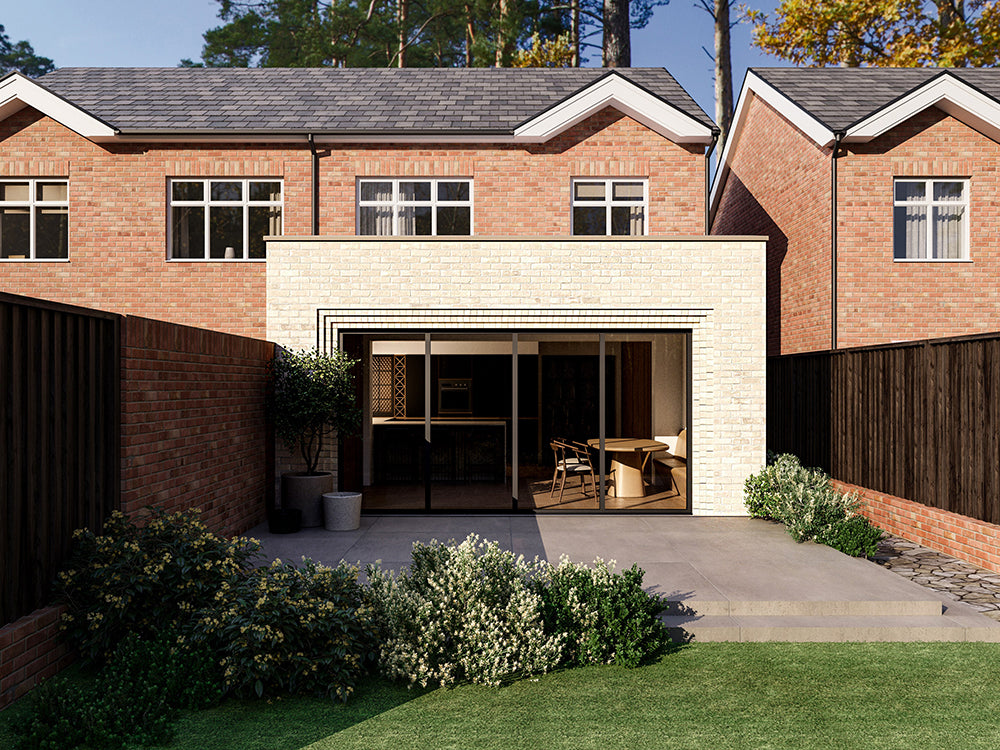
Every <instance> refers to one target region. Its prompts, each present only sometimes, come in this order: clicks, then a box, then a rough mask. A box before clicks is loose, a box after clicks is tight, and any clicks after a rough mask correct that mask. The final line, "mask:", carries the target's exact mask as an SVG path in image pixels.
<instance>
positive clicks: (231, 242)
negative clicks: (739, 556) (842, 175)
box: [0, 69, 765, 515]
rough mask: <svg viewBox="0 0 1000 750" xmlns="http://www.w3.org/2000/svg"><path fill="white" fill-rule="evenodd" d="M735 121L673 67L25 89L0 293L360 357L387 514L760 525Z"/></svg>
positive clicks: (761, 410) (361, 475) (217, 72)
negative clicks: (727, 174)
mask: <svg viewBox="0 0 1000 750" xmlns="http://www.w3.org/2000/svg"><path fill="white" fill-rule="evenodd" d="M716 133H717V129H716V128H715V127H714V125H713V124H712V122H711V120H710V119H709V118H708V117H707V115H705V113H704V112H703V111H702V110H701V109H700V108H699V107H698V106H697V105H696V104H695V103H694V101H693V100H692V99H691V97H690V96H689V95H688V94H687V93H686V92H685V91H684V90H683V89H682V88H681V87H680V86H679V85H678V84H677V83H676V81H675V80H674V79H673V78H672V77H671V76H670V75H669V74H668V73H667V72H666V71H664V70H662V69H627V70H620V71H605V70H600V69H575V70H566V69H563V70H558V69H538V70H458V69H455V70H417V69H407V70H357V69H355V70H343V69H312V70H301V69H298V70H281V69H61V70H57V71H55V72H53V73H51V74H49V75H47V76H44V77H43V78H41V79H39V80H38V81H32V80H29V79H27V78H25V77H23V76H21V75H18V74H12V75H10V76H7V77H6V78H4V79H2V80H0V269H2V270H0V289H2V290H3V291H7V292H12V293H16V294H24V295H29V296H33V297H40V298H47V299H54V300H59V301H63V302H70V303H73V304H81V305H88V306H92V307H96V308H101V309H106V310H110V311H113V312H121V313H126V314H129V315H142V316H147V317H151V318H159V319H163V320H167V321H171V322H174V323H183V324H187V325H194V326H203V327H209V328H213V329H216V330H219V331H223V332H227V333H237V334H242V335H248V336H255V337H267V338H268V339H269V340H271V341H274V342H275V343H277V344H279V345H282V346H286V347H304V346H320V347H322V348H325V349H330V348H332V347H335V346H340V347H342V348H344V349H346V350H347V351H349V352H351V353H352V354H354V355H355V356H357V357H358V359H360V360H361V362H362V367H361V370H360V372H361V377H360V378H359V379H358V387H359V397H360V401H361V404H362V407H363V414H364V419H363V425H364V426H363V430H362V434H361V436H360V437H358V438H351V439H346V440H344V441H343V445H341V446H340V450H339V451H336V452H335V453H332V454H331V455H330V456H329V457H328V462H329V466H330V468H333V469H336V471H337V473H338V477H339V484H340V486H341V487H342V488H349V489H362V490H363V491H364V493H365V503H366V506H365V507H367V508H368V509H397V510H416V509H420V510H441V509H448V510H458V509H461V510H470V509H511V508H515V509H568V510H641V511H663V512H680V513H695V514H723V515H726V514H740V513H742V512H743V507H742V482H743V480H744V478H745V477H746V476H747V475H748V474H749V473H751V472H753V471H755V470H756V469H757V468H759V466H760V464H761V462H762V461H763V457H764V440H765V434H764V426H765V425H764V420H765V352H764V341H765V339H764V336H765V309H764V283H765V254H764V238H763V237H759V236H747V235H745V234H743V233H740V234H736V235H732V236H726V237H709V236H707V226H708V195H707V192H708V166H709V157H710V155H711V152H712V149H713V147H714V144H715V140H716ZM683 430H686V433H685V436H686V440H685V441H684V442H685V443H686V446H687V450H686V454H687V455H686V456H685V463H684V465H683V469H684V470H683V471H674V470H673V469H672V468H671V464H670V463H666V462H663V461H656V460H655V456H653V453H652V448H654V447H655V445H654V446H650V445H648V444H643V443H642V441H649V440H650V439H651V438H654V437H657V436H659V437H671V438H672V437H675V436H677V435H679V434H680V433H681V432H682V431H683ZM557 438H559V439H561V440H563V441H570V442H573V441H575V442H576V443H580V444H585V443H588V442H591V443H593V444H594V446H595V447H594V448H593V449H592V450H591V453H590V456H591V459H590V461H591V463H592V465H593V468H594V471H595V477H594V479H595V480H596V481H595V482H594V483H593V484H592V483H590V482H589V481H579V482H578V481H577V480H581V479H583V478H582V477H580V476H578V474H574V476H573V477H571V478H570V482H571V486H570V487H569V488H568V489H567V491H566V492H565V493H552V492H551V490H552V487H553V473H554V469H555V466H556V464H555V460H556V456H555V453H554V450H553V448H552V444H553V442H554V441H555V439H557ZM626 439H632V442H622V441H624V440H626ZM636 441H638V442H636ZM556 451H558V448H557V449H556ZM555 473H558V472H555ZM586 479H588V480H589V477H587V478H586ZM595 485H596V488H597V489H596V492H595V490H594V489H592V488H593V487H594V486H595Z"/></svg>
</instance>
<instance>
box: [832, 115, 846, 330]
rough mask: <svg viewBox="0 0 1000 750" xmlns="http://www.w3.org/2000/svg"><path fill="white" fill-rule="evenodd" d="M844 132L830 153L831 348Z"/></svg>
mask: <svg viewBox="0 0 1000 750" xmlns="http://www.w3.org/2000/svg"><path fill="white" fill-rule="evenodd" d="M843 138H844V133H843V132H840V133H834V134H833V153H832V154H831V155H830V349H832V350H833V349H836V348H837V157H838V156H839V155H840V142H841V140H843Z"/></svg>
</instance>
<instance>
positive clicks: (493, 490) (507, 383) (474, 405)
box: [428, 332, 513, 511]
mask: <svg viewBox="0 0 1000 750" xmlns="http://www.w3.org/2000/svg"><path fill="white" fill-rule="evenodd" d="M512 355H513V346H512V336H511V334H509V333H504V334H491V333H485V332H483V333H435V334H432V336H431V360H430V378H429V381H428V387H429V396H430V401H431V424H430V428H431V445H430V456H431V458H430V488H431V489H430V497H431V508H432V509H434V510H455V511H469V510H499V511H506V510H510V509H511V507H512V494H513V493H512V489H511V477H512V474H513V467H512V462H511V452H512V446H513V425H512V418H513V408H512V399H513V373H512V366H513V365H512V363H513V358H512Z"/></svg>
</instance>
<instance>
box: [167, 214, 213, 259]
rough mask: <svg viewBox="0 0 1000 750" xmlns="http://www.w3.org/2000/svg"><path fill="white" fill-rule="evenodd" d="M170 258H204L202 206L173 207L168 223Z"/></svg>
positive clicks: (203, 217)
mask: <svg viewBox="0 0 1000 750" xmlns="http://www.w3.org/2000/svg"><path fill="white" fill-rule="evenodd" d="M170 230H171V231H170V237H171V248H170V250H171V253H170V255H171V257H173V258H204V257H205V209H204V207H202V206H173V207H172V209H171V222H170Z"/></svg>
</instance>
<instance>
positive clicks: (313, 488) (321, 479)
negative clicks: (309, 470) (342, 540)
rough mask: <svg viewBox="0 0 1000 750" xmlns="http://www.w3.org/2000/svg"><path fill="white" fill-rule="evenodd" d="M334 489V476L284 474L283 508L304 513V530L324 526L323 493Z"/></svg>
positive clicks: (328, 473) (282, 487)
mask: <svg viewBox="0 0 1000 750" xmlns="http://www.w3.org/2000/svg"><path fill="white" fill-rule="evenodd" d="M331 489H333V474H331V473H330V472H328V471H325V472H321V473H319V474H304V473H298V474H282V475H281V507H282V508H297V509H298V510H301V511H302V528H304V529H305V528H309V527H310V526H322V525H323V493H324V492H329V491H330V490H331Z"/></svg>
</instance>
